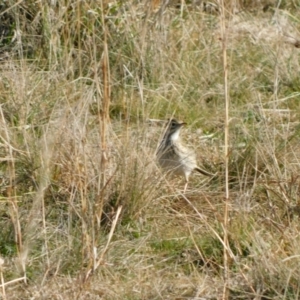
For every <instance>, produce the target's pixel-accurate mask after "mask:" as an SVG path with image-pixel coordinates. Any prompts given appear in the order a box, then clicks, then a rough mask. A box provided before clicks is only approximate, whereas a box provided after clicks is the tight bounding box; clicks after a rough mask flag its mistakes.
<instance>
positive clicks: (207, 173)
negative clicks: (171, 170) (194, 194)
mask: <svg viewBox="0 0 300 300" xmlns="http://www.w3.org/2000/svg"><path fill="white" fill-rule="evenodd" d="M195 170H196V171H197V172H199V173H201V174H202V175H205V176H211V177H213V176H215V175H216V174H212V173H209V172H207V171H205V170H202V169H200V168H199V167H196V168H195Z"/></svg>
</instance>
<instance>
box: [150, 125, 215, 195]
mask: <svg viewBox="0 0 300 300" xmlns="http://www.w3.org/2000/svg"><path fill="white" fill-rule="evenodd" d="M183 125H186V123H179V122H178V121H177V120H175V119H171V120H170V121H169V122H168V125H167V129H166V132H165V134H164V137H163V139H162V141H161V143H160V145H159V148H158V151H157V154H156V156H157V160H158V163H159V165H160V166H161V167H162V168H163V169H164V170H166V171H167V172H170V173H173V174H175V175H179V176H183V177H184V178H185V181H186V184H185V187H184V191H185V190H186V188H187V184H188V180H189V176H190V175H191V173H192V171H194V170H195V171H198V172H199V173H201V174H203V175H206V176H213V174H211V173H209V172H207V171H205V170H202V169H200V168H199V167H198V166H197V161H196V155H195V152H194V151H193V150H191V149H189V148H186V147H185V146H183V145H182V144H181V140H180V136H179V135H180V130H181V128H182V126H183Z"/></svg>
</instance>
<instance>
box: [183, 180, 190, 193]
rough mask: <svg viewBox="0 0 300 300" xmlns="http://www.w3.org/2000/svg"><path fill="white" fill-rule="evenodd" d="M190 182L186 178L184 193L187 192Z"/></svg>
mask: <svg viewBox="0 0 300 300" xmlns="http://www.w3.org/2000/svg"><path fill="white" fill-rule="evenodd" d="M188 183H189V182H188V180H186V181H185V185H184V190H183V193H184V194H185V192H186V188H187V186H188Z"/></svg>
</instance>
